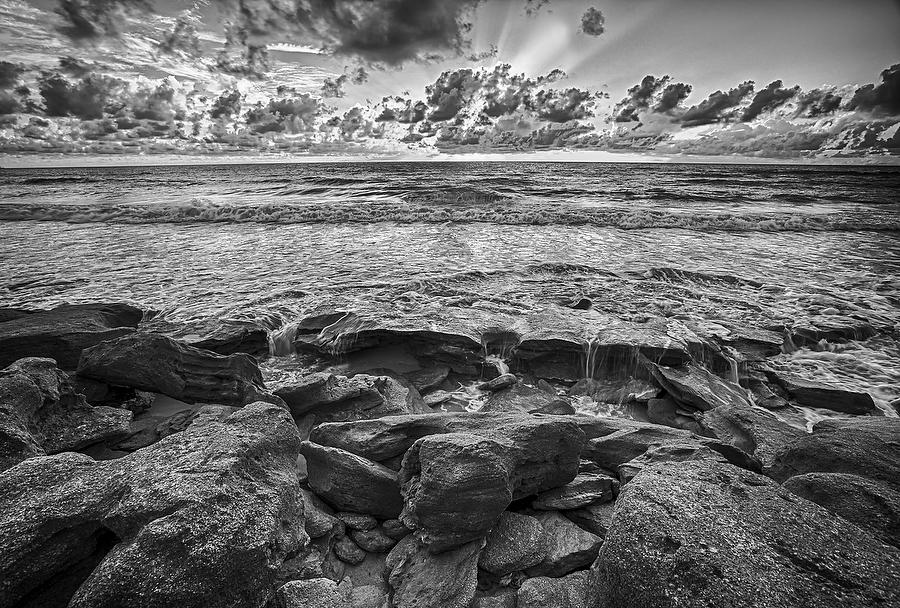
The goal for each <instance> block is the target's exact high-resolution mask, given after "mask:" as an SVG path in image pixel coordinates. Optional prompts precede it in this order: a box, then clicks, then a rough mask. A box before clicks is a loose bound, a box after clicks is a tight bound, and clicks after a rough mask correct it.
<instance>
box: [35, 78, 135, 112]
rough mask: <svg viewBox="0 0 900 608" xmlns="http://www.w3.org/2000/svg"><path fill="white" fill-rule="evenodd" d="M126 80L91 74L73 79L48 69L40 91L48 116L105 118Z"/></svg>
mask: <svg viewBox="0 0 900 608" xmlns="http://www.w3.org/2000/svg"><path fill="white" fill-rule="evenodd" d="M124 88H125V83H124V82H123V81H121V80H119V79H117V78H111V77H109V76H103V75H99V74H90V75H88V76H86V77H85V78H83V79H82V80H80V81H76V82H70V81H69V80H68V79H66V78H65V76H63V75H62V74H60V73H59V72H44V73H42V74H41V76H40V77H39V79H38V90H39V92H40V95H41V98H43V100H44V109H45V112H46V114H47V115H48V116H75V117H77V118H81V119H84V120H89V119H94V118H102V117H103V114H104V112H110V111H112V110H114V109H116V108H115V106H116V104H117V101H118V99H119V98H120V97H121V92H122V91H123V90H124Z"/></svg>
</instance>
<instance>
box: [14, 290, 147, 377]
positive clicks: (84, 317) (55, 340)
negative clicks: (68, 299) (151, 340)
mask: <svg viewBox="0 0 900 608" xmlns="http://www.w3.org/2000/svg"><path fill="white" fill-rule="evenodd" d="M143 316H144V312H143V311H142V310H139V309H137V308H135V307H133V306H129V305H127V304H79V305H64V306H59V307H57V308H54V309H52V310H47V311H36V312H32V313H30V314H27V315H23V316H20V317H18V318H15V319H12V320H10V321H6V322H4V323H2V324H0V367H6V366H7V365H9V364H10V363H12V362H13V361H16V360H17V359H22V358H24V357H46V358H50V359H55V360H56V362H57V364H58V365H59V367H60V368H61V369H65V370H73V369H75V367H76V366H77V365H78V358H79V357H80V356H81V351H83V350H84V349H85V348H88V347H90V346H94V345H95V344H99V343H100V342H104V341H106V340H112V339H114V338H118V337H120V336H124V335H127V334H130V333H133V332H134V331H135V328H136V327H137V326H138V323H140V322H141V319H142V318H143Z"/></svg>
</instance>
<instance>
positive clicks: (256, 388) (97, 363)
mask: <svg viewBox="0 0 900 608" xmlns="http://www.w3.org/2000/svg"><path fill="white" fill-rule="evenodd" d="M78 374H79V375H80V376H85V377H87V378H93V379H95V380H100V381H102V382H106V383H108V384H113V385H116V386H127V387H131V388H135V389H139V390H145V391H152V392H155V393H162V394H164V395H168V396H169V397H172V398H173V399H178V400H179V401H184V402H185V403H196V402H204V403H217V404H220V405H238V406H240V405H245V404H247V403H253V402H254V401H272V400H273V399H274V398H273V397H272V396H271V395H269V394H268V393H266V389H265V386H264V385H263V380H262V373H261V372H260V371H259V366H258V365H257V363H256V360H255V359H254V358H253V357H251V356H250V355H245V354H235V355H228V356H223V355H217V354H216V353H213V352H210V351H205V350H200V349H199V348H194V347H192V346H187V345H185V344H181V343H179V342H176V341H175V340H172V339H171V338H167V337H166V336H162V335H159V334H148V333H136V334H132V335H128V336H124V337H122V338H118V339H115V340H110V341H108V342H102V343H100V344H97V345H96V346H92V347H91V348H88V349H85V350H84V352H82V354H81V361H80V362H79V363H78Z"/></svg>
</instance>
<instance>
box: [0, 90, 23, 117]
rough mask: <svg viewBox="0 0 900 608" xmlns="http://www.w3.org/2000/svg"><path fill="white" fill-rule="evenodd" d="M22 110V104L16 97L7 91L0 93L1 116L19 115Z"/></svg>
mask: <svg viewBox="0 0 900 608" xmlns="http://www.w3.org/2000/svg"><path fill="white" fill-rule="evenodd" d="M22 109H23V107H22V102H21V101H19V99H18V98H17V97H16V96H15V95H13V94H12V93H8V92H7V91H0V115H2V114H17V113H18V112H21V111H22Z"/></svg>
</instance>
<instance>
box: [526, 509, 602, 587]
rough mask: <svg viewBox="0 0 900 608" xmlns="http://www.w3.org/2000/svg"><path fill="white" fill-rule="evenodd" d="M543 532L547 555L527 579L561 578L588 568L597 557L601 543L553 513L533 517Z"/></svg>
mask: <svg viewBox="0 0 900 608" xmlns="http://www.w3.org/2000/svg"><path fill="white" fill-rule="evenodd" d="M535 518H536V519H537V520H538V521H539V522H540V524H541V526H542V527H543V528H544V538H545V539H546V542H547V554H546V555H545V556H544V559H543V560H541V562H540V563H538V564H537V565H535V566H533V567H531V568H529V569H528V570H527V572H528V575H529V576H553V577H558V576H563V575H565V574H568V573H569V572H572V571H573V570H577V569H578V568H582V567H584V566H587V565H589V564H590V563H591V562H593V561H594V558H596V557H597V552H598V551H599V550H600V545H601V544H603V539H602V538H600V537H599V536H597V535H595V534H591V533H590V532H588V531H586V530H583V529H582V528H580V527H578V526H576V525H575V524H574V523H572V522H571V521H569V519H568V518H566V517H564V516H563V515H562V514H560V513H558V512H556V511H548V512H547V513H540V514H538V515H535Z"/></svg>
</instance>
